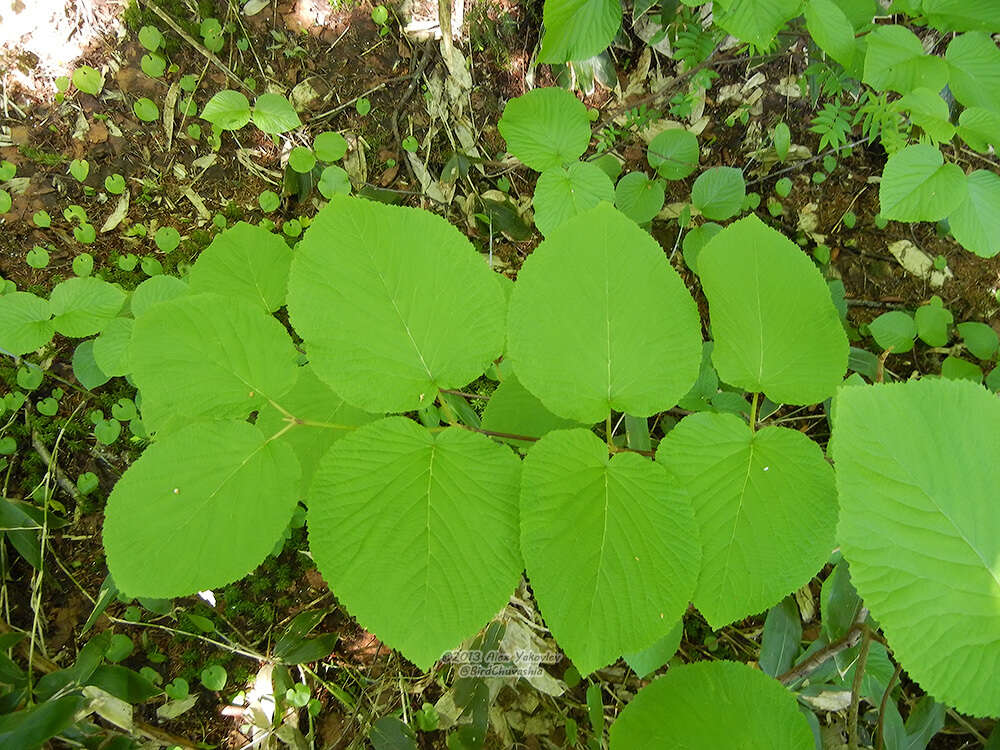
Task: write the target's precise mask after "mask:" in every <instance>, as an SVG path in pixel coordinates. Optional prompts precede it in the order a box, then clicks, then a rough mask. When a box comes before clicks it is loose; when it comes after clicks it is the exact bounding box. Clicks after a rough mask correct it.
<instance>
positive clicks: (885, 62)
mask: <svg viewBox="0 0 1000 750" xmlns="http://www.w3.org/2000/svg"><path fill="white" fill-rule="evenodd" d="M866 39H867V40H868V50H867V52H866V53H865V72H864V77H863V80H864V82H865V83H867V84H868V85H870V86H871V87H872V88H874V89H876V90H878V91H885V90H890V91H898V92H899V93H901V94H906V93H908V92H910V91H913V89H915V88H919V87H924V88H929V89H931V90H933V91H940V90H941V89H942V88H944V85H945V84H946V83H947V82H948V63H946V62H945V61H944V60H943V59H942V58H940V57H935V56H934V55H928V54H927V53H926V52H924V48H923V47H922V46H921V44H920V40H919V39H918V38H917V35H916V34H914V33H913V32H912V31H910V30H909V29H908V28H906V27H905V26H895V25H891V26H878V27H876V29H875V30H874V31H872V32H871V33H870V34H868V36H867V37H866Z"/></svg>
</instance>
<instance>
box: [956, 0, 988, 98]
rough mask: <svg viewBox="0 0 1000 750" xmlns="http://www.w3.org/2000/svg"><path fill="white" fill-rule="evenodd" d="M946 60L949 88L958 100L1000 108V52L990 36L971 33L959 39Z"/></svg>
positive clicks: (957, 38) (981, 33)
mask: <svg viewBox="0 0 1000 750" xmlns="http://www.w3.org/2000/svg"><path fill="white" fill-rule="evenodd" d="M998 8H1000V4H998ZM997 27H998V28H1000V24H997ZM994 30H996V29H994ZM945 60H947V61H948V67H949V69H950V71H951V74H950V78H949V81H948V87H949V88H950V89H951V93H952V94H954V96H955V99H956V100H958V101H959V102H961V103H962V104H964V105H965V106H966V107H984V108H986V109H991V110H994V111H997V110H998V109H1000V50H998V49H997V46H996V44H995V43H994V41H993V39H992V38H991V37H990V35H989V34H985V33H983V32H970V33H968V34H962V35H960V36H957V37H955V38H954V39H952V40H951V43H950V44H949V45H948V51H947V52H946V53H945Z"/></svg>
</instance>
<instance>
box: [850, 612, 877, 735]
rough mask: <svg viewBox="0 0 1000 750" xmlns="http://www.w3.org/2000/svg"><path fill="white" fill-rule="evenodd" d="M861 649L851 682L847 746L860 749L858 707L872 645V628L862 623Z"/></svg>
mask: <svg viewBox="0 0 1000 750" xmlns="http://www.w3.org/2000/svg"><path fill="white" fill-rule="evenodd" d="M861 628H862V636H861V651H860V652H859V653H858V660H857V661H856V662H855V663H854V680H853V682H852V684H851V708H850V711H849V713H848V714H847V748H848V750H858V708H859V706H860V704H861V684H862V682H864V679H865V665H866V664H867V663H868V649H869V648H870V647H871V645H872V629H871V628H870V627H869V626H868V625H867V624H862V625H861Z"/></svg>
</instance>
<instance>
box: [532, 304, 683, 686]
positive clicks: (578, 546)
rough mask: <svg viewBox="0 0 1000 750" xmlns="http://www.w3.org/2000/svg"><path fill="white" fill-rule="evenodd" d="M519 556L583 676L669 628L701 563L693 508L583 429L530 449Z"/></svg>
mask: <svg viewBox="0 0 1000 750" xmlns="http://www.w3.org/2000/svg"><path fill="white" fill-rule="evenodd" d="M515 294H516V292H515ZM521 550H522V553H523V554H524V561H525V564H526V567H527V571H528V576H529V578H530V579H531V587H532V591H534V594H535V598H536V599H537V600H538V604H539V607H540V609H541V612H542V616H543V617H544V618H545V622H546V624H547V625H548V626H549V628H550V629H551V630H552V634H553V635H554V636H555V638H556V639H557V640H558V641H559V645H560V646H561V647H562V649H563V650H564V651H565V652H566V655H567V656H568V657H569V658H570V659H571V660H572V662H573V664H574V666H576V668H577V669H578V670H579V671H580V674H584V675H585V674H589V673H590V672H592V671H594V670H595V669H599V668H600V667H603V666H605V665H607V664H610V663H611V662H613V661H615V660H616V659H617V658H618V657H619V656H621V655H622V654H623V653H626V652H629V653H631V652H635V651H639V650H642V649H645V648H646V647H648V646H650V645H652V644H653V643H654V642H656V641H657V640H659V639H660V638H662V637H663V636H665V635H666V634H667V633H669V632H670V630H671V629H672V628H673V626H674V624H675V623H676V622H677V620H678V619H679V618H680V617H681V615H683V614H684V611H685V609H686V608H687V604H688V601H689V600H690V598H691V593H692V592H693V590H694V584H695V580H696V578H697V576H698V563H699V559H700V557H701V551H700V545H699V543H698V529H697V527H696V526H695V521H694V517H693V515H692V513H691V506H690V504H689V502H688V500H687V497H686V496H685V493H684V492H683V491H682V490H681V489H680V488H679V486H678V485H677V483H675V482H672V481H671V479H670V476H669V475H668V473H667V472H666V470H665V469H664V468H663V467H662V466H661V465H658V464H656V463H654V462H652V461H650V460H649V459H646V458H643V457H642V456H639V455H638V454H636V453H618V454H615V455H614V456H613V457H612V458H610V459H609V457H608V447H607V445H605V444H604V443H603V442H601V440H600V439H599V438H598V437H597V436H595V435H594V434H593V433H591V432H588V431H586V430H582V429H576V430H559V431H556V432H550V433H549V434H548V435H546V436H545V437H544V438H542V439H541V440H540V441H538V442H537V443H536V444H535V445H534V446H533V447H532V448H531V450H530V451H528V457H527V459H525V462H524V472H523V478H522V485H521Z"/></svg>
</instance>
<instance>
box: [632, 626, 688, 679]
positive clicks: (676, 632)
mask: <svg viewBox="0 0 1000 750" xmlns="http://www.w3.org/2000/svg"><path fill="white" fill-rule="evenodd" d="M683 637H684V620H678V621H677V624H676V625H674V627H673V629H672V630H671V631H670V632H669V633H667V634H666V635H665V636H663V637H662V638H661V639H660V640H658V641H657V642H656V643H654V644H653V645H652V646H649V647H648V648H645V649H643V650H642V651H637V652H635V653H633V654H624V655H623V656H622V658H623V659H625V663H626V664H628V665H629V666H630V667H631V668H632V671H633V672H635V673H636V674H637V675H638V676H639V677H640V678H643V679H645V678H646V677H648V676H649V675H651V674H652V673H653V672H655V671H656V670H657V669H659V668H660V667H662V666H663V665H664V664H666V663H667V662H668V661H670V659H671V658H672V657H673V655H674V654H676V653H677V649H678V648H679V647H680V645H681V638H683Z"/></svg>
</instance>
